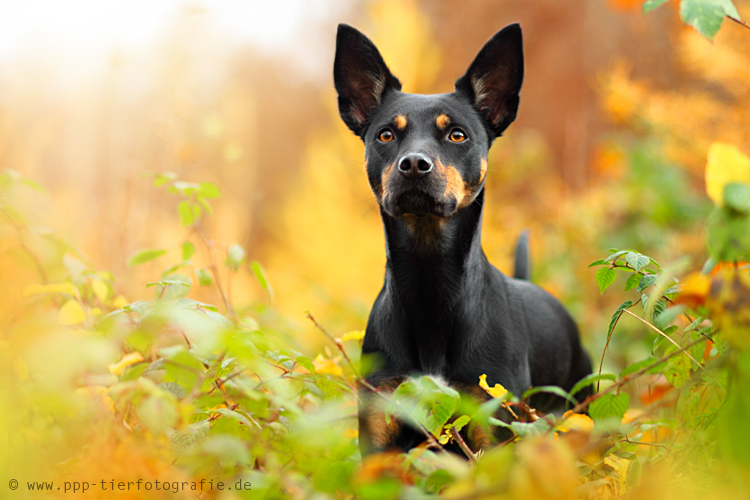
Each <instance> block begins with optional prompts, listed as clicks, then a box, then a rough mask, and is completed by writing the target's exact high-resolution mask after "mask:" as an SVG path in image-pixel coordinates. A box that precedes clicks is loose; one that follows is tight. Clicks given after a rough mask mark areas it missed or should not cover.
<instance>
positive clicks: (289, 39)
mask: <svg viewBox="0 0 750 500" xmlns="http://www.w3.org/2000/svg"><path fill="white" fill-rule="evenodd" d="M735 3H736V4H737V6H738V8H739V9H740V11H741V12H742V13H744V16H750V12H748V8H749V7H750V2H747V1H737V2H735ZM676 5H677V4H676V2H669V3H668V4H667V5H666V6H665V7H663V8H660V9H658V10H656V11H655V12H653V13H651V14H649V15H647V16H644V15H643V14H642V13H641V2H640V1H637V0H606V1H605V0H601V1H596V2H592V1H589V0H568V1H566V2H560V1H557V0H537V1H534V2H514V1H511V0H475V1H472V2H461V3H456V2H454V1H451V2H449V1H444V0H430V1H427V0H423V1H418V0H398V1H397V0H381V1H374V0H373V1H354V0H346V1H344V0H336V1H333V0H314V1H303V0H277V1H275V2H260V1H240V0H226V1H208V0H206V1H178V0H162V1H159V2H153V1H145V0H131V1H129V2H110V1H101V0H71V1H66V2H57V1H43V0H26V1H24V2H13V3H11V2H5V3H3V4H2V5H1V6H0V169H11V170H13V171H15V172H18V173H19V174H20V175H22V176H24V177H26V178H29V179H33V180H35V181H37V182H38V183H39V184H40V185H41V186H43V187H44V189H45V190H46V193H39V194H33V195H30V200H31V201H30V205H31V208H32V212H33V215H32V220H31V222H30V226H32V227H33V228H34V231H31V232H30V234H29V236H28V241H27V244H28V245H30V246H33V245H34V238H37V237H40V236H38V235H42V234H47V233H45V231H47V229H50V230H54V231H55V232H56V233H57V234H58V235H60V237H61V238H63V239H64V240H65V241H67V242H68V243H70V244H71V247H72V248H74V249H76V251H77V252H78V253H77V255H79V257H80V258H81V259H84V260H85V259H88V261H89V262H90V263H91V265H92V266H94V267H95V268H96V269H100V270H108V271H111V272H112V273H113V274H114V276H117V277H118V281H117V282H116V284H115V288H116V293H117V294H121V295H123V296H124V297H126V298H127V300H128V301H134V300H136V299H138V298H142V297H143V296H144V295H146V294H150V293H152V291H151V290H148V291H147V290H146V289H145V285H146V283H147V282H149V281H153V280H154V276H155V275H158V273H159V272H161V271H162V270H163V269H165V268H166V267H168V266H169V264H170V262H167V261H168V260H170V257H169V256H165V257H163V258H162V259H158V260H155V261H153V262H150V263H148V264H145V265H143V266H140V267H134V268H131V267H127V265H126V262H127V259H128V257H129V256H130V255H132V254H133V253H134V252H136V251H137V250H140V249H143V248H167V249H169V250H170V252H171V253H172V254H173V255H174V256H176V255H179V252H180V245H181V243H182V240H183V239H184V238H185V236H186V229H185V228H183V227H182V226H181V224H180V221H179V218H178V216H177V213H176V211H175V205H176V198H175V197H174V196H173V195H170V194H168V193H167V192H165V191H164V190H163V189H157V188H155V187H153V179H152V178H149V177H145V176H144V175H143V174H144V172H162V171H171V172H175V173H176V174H177V175H178V176H179V178H181V179H184V180H187V181H191V182H200V181H211V182H214V183H216V184H217V185H218V186H219V188H220V189H221V192H222V197H221V199H219V200H216V202H215V203H214V209H215V213H214V215H213V216H211V217H208V218H206V219H205V227H206V230H207V232H208V233H209V234H210V237H211V238H212V239H213V240H215V241H216V242H217V245H218V247H219V248H226V247H228V246H229V245H231V244H233V243H239V244H241V245H242V246H243V247H244V248H245V249H246V251H247V253H248V257H249V259H250V260H257V261H259V262H261V263H262V264H263V265H264V266H265V268H266V270H267V272H268V276H269V278H270V281H271V283H272V285H273V288H274V290H275V293H274V297H273V304H272V305H273V307H270V308H269V307H267V306H268V303H269V300H268V297H267V295H266V293H265V292H264V291H263V290H262V289H261V288H260V287H259V286H258V284H257V283H256V281H255V280H254V279H253V277H252V274H251V272H250V271H249V270H248V269H245V270H244V271H243V272H242V273H241V274H240V276H239V278H237V279H235V281H234V283H233V285H232V287H233V300H234V303H235V306H236V307H237V309H238V310H240V311H241V313H243V314H247V315H254V316H258V317H262V319H263V320H264V322H265V323H264V322H262V324H268V323H272V324H273V325H274V326H275V327H276V328H280V329H282V330H283V331H285V332H287V333H288V334H289V335H290V337H292V338H293V339H295V341H296V342H297V343H298V345H300V346H310V345H311V344H316V345H319V344H320V343H322V341H323V339H322V338H321V336H320V335H319V334H318V333H315V332H314V330H313V328H312V325H310V324H309V322H307V321H306V320H305V316H304V311H305V310H310V311H311V312H312V313H313V314H314V315H315V316H316V317H317V318H318V320H319V321H321V323H323V324H324V325H326V326H327V328H328V329H329V330H331V331H332V332H334V334H337V335H338V334H339V333H342V332H345V331H349V330H353V329H362V328H364V326H365V323H366V318H367V314H368V311H369V308H370V306H371V304H372V301H373V300H374V298H375V296H376V295H377V292H378V290H379V288H380V286H381V285H382V277H383V268H384V263H385V253H384V242H383V235H382V228H381V225H380V220H379V214H378V211H377V209H376V205H375V202H374V198H373V195H372V193H370V191H369V188H368V185H367V181H366V178H365V175H364V173H363V169H362V159H363V146H362V144H361V143H360V141H359V139H358V138H357V137H355V136H354V135H352V134H351V133H350V132H349V130H348V129H347V128H346V127H345V125H344V124H343V123H342V122H341V121H340V119H339V117H338V112H337V109H336V99H335V92H334V89H333V84H332V77H331V72H332V64H333V55H334V41H335V33H336V25H337V24H338V23H339V22H346V23H349V24H352V25H353V26H355V27H357V28H359V29H360V30H362V31H363V32H365V33H366V34H367V35H368V36H369V37H370V38H371V39H372V40H373V41H374V42H375V44H376V45H377V46H378V47H379V48H380V50H381V52H382V54H383V56H384V58H385V60H386V62H387V64H388V65H389V67H390V68H391V70H392V72H393V73H394V74H395V75H397V76H398V77H399V78H400V79H401V81H402V82H403V83H404V91H407V92H420V93H438V92H450V91H452V89H453V82H454V81H455V79H456V78H457V77H459V76H460V75H462V74H463V72H464V71H465V69H466V68H467V67H468V65H469V63H470V62H471V60H472V59H473V57H474V56H475V55H476V53H477V51H478V50H479V49H480V48H481V46H482V44H483V43H484V42H485V40H486V39H488V38H489V37H490V36H491V35H492V34H493V33H495V32H496V31H497V30H499V29H500V28H502V27H503V26H505V25H507V24H509V23H512V22H520V23H521V25H522V28H523V32H524V43H525V57H526V77H525V82H524V86H523V91H522V98H521V106H520V110H519V114H518V119H517V121H516V122H515V123H514V124H513V125H512V126H511V127H510V129H509V130H508V132H507V133H506V136H505V137H503V138H500V139H498V140H497V141H496V142H495V145H494V147H493V149H492V151H491V154H490V173H489V176H488V180H487V203H486V208H485V218H484V232H483V244H484V248H485V251H486V253H487V255H488V257H489V259H490V260H491V261H492V262H494V263H495V264H496V265H497V266H498V267H499V268H500V269H501V270H504V271H506V272H508V271H510V264H511V258H512V251H513V248H514V245H515V239H516V238H517V236H518V234H519V233H520V231H522V230H523V229H524V228H527V229H529V230H530V231H531V245H532V255H533V273H534V281H535V282H537V283H538V284H540V285H541V286H543V287H544V288H546V289H547V290H548V291H550V292H551V293H553V294H554V295H556V296H557V297H559V298H560V299H561V300H563V301H564V302H565V303H566V304H567V305H568V306H569V307H570V309H571V310H572V312H573V313H574V315H575V316H576V319H577V320H578V322H579V324H580V326H581V330H582V335H583V337H584V342H585V343H586V344H587V345H588V347H589V349H590V351H591V352H592V353H601V350H602V346H603V341H604V334H605V333H606V325H607V324H608V323H609V318H610V314H611V311H612V310H613V309H614V307H615V306H616V305H617V304H619V302H620V301H621V300H622V297H621V296H620V295H619V294H613V293H612V294H609V295H605V296H604V297H603V298H602V297H600V294H599V291H598V288H597V286H596V283H595V282H594V270H591V269H587V267H586V266H587V265H588V264H589V262H591V261H593V260H595V259H598V258H601V257H603V256H604V255H606V251H607V249H608V248H611V247H618V248H620V247H623V248H624V247H629V248H635V249H637V250H639V251H641V252H643V253H646V254H647V255H650V256H651V257H653V258H655V259H657V260H658V261H660V262H661V263H662V264H664V263H668V262H669V261H670V259H672V258H674V257H675V256H677V255H683V254H689V255H692V256H693V257H694V262H693V266H692V267H693V268H700V266H701V265H702V262H703V260H704V259H705V250H704V237H703V228H702V225H701V221H702V220H703V219H704V218H705V216H706V215H707V214H708V212H709V210H710V206H709V202H708V200H707V198H706V196H705V193H704V190H703V185H702V184H703V179H702V175H703V167H704V165H705V155H706V150H707V147H708V144H709V143H710V142H712V141H722V142H727V143H731V144H735V145H737V146H739V147H742V148H746V147H747V145H748V144H750V127H748V126H747V124H748V123H750V114H749V113H750V111H748V110H750V70H749V69H748V68H750V57H749V56H748V54H750V43H749V42H748V40H749V38H748V37H747V36H746V33H745V32H744V31H743V29H742V28H741V27H740V26H738V25H728V24H730V23H728V22H725V26H724V27H722V29H721V31H720V33H719V35H718V36H717V38H716V40H715V41H714V43H713V44H712V43H710V42H708V41H706V40H704V39H702V38H701V37H700V36H699V35H698V34H697V33H695V32H694V31H693V30H692V29H690V28H687V27H684V26H683V25H682V23H681V22H680V21H679V16H678V14H677V12H676ZM717 62H720V64H716V63H717ZM704 138H705V139H704ZM2 230H3V231H4V232H9V233H12V231H13V228H12V227H11V226H7V227H6V226H4V227H3V229H2ZM4 241H7V240H4ZM13 241H15V243H7V244H6V245H18V242H17V241H16V240H13ZM13 250H14V249H13V248H5V249H4V251H5V252H6V253H5V254H4V255H6V256H5V257H3V259H4V265H3V276H2V281H3V285H2V288H3V291H2V293H3V297H2V298H3V301H4V303H5V304H8V303H12V302H19V301H20V300H21V298H20V296H19V294H18V290H20V289H22V288H21V287H23V286H25V285H27V284H29V283H32V282H38V281H39V277H38V276H37V275H36V272H35V268H34V265H33V263H30V262H28V258H27V257H26V260H24V258H25V257H23V256H22V255H20V254H12V251H13ZM8 252H11V253H8ZM71 252H73V250H71ZM8 255H10V257H8ZM65 255H67V254H65V253H64V252H63V254H54V255H53V254H49V255H45V254H41V257H40V258H41V259H43V260H44V259H46V260H50V261H52V260H55V259H62V258H64V256H65ZM168 255H169V254H168ZM175 258H176V257H174V258H171V260H172V261H174V260H175ZM16 264H18V265H16ZM44 264H45V265H47V264H48V262H44ZM50 278H51V279H52V281H54V276H52V277H50ZM190 293H191V296H192V297H193V298H196V299H198V300H203V301H205V302H209V303H213V304H219V303H220V298H219V297H218V293H217V292H216V289H215V288H213V287H202V288H199V287H193V289H192V290H191V292H190ZM610 297H611V298H610ZM7 310H12V307H10V306H9V307H7ZM243 311H244V312H243ZM622 325H623V326H622V327H621V328H624V329H626V331H627V330H628V329H630V330H632V331H633V335H635V336H638V335H642V336H643V337H644V338H645V337H646V335H647V334H646V332H645V329H644V328H643V327H642V326H638V325H637V324H636V323H635V320H633V323H632V324H630V323H629V318H624V319H623V321H622ZM617 338H618V337H616V338H615V340H614V341H613V342H617ZM619 338H625V336H624V335H623V336H620V337H619ZM631 340H632V338H631ZM621 347H622V348H621V349H617V348H614V349H612V350H611V352H612V353H613V354H612V356H611V359H608V361H607V362H608V363H615V364H616V365H621V364H624V363H627V362H628V361H629V360H635V359H640V357H643V356H644V354H645V353H646V352H647V351H648V344H647V343H646V342H641V343H639V342H628V343H627V344H625V343H623V345H622V346H621ZM594 357H597V355H596V354H594Z"/></svg>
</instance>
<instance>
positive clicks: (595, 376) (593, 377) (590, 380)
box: [570, 373, 617, 396]
mask: <svg viewBox="0 0 750 500" xmlns="http://www.w3.org/2000/svg"><path fill="white" fill-rule="evenodd" d="M616 378H617V377H615V376H614V375H613V374H612V373H591V374H589V375H586V376H585V377H583V378H582V379H581V380H579V381H578V382H577V383H576V385H574V386H573V388H572V389H571V390H570V395H571V396H575V395H576V393H578V392H580V391H581V389H583V388H584V387H588V386H590V385H594V384H596V383H597V382H599V381H601V380H615V379H616Z"/></svg>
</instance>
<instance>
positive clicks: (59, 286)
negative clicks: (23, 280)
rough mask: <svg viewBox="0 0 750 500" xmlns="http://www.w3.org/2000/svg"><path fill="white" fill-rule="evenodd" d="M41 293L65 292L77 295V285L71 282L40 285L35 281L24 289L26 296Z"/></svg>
mask: <svg viewBox="0 0 750 500" xmlns="http://www.w3.org/2000/svg"><path fill="white" fill-rule="evenodd" d="M40 293H65V294H68V295H73V296H75V294H76V287H74V286H73V285H72V284H71V283H52V284H49V285H39V284H37V283H34V284H31V285H29V286H27V287H26V288H24V290H23V296H24V297H30V296H32V295H38V294H40Z"/></svg>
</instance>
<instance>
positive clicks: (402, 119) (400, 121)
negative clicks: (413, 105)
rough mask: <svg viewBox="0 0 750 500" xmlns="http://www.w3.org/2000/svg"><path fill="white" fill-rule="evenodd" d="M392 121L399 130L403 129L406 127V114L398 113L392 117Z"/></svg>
mask: <svg viewBox="0 0 750 500" xmlns="http://www.w3.org/2000/svg"><path fill="white" fill-rule="evenodd" d="M393 123H395V124H396V128H397V129H399V130H404V129H405V128H406V123H407V121H406V115H398V116H397V117H396V118H394V119H393Z"/></svg>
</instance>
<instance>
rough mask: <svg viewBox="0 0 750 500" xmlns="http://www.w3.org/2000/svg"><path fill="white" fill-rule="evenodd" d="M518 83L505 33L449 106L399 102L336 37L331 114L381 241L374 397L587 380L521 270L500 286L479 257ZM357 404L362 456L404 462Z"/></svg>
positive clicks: (376, 72) (355, 47)
mask: <svg viewBox="0 0 750 500" xmlns="http://www.w3.org/2000/svg"><path fill="white" fill-rule="evenodd" d="M523 72H524V70H523V47H522V40H521V28H520V26H519V25H518V24H514V25H511V26H508V27H506V28H504V29H503V30H501V31H499V32H498V33H497V34H495V35H494V36H493V37H492V38H491V39H490V40H489V41H488V42H487V43H486V44H485V46H484V47H483V48H482V50H481V51H480V52H479V54H478V55H477V57H476V59H475V60H474V62H472V64H471V66H470V67H469V69H468V71H467V72H466V74H465V75H464V76H462V77H461V78H459V79H458V81H457V82H456V90H455V91H454V92H452V93H450V94H439V95H416V94H405V93H402V92H401V91H400V89H401V83H400V82H399V81H398V79H397V78H396V77H395V76H393V75H392V74H391V72H390V71H389V70H388V67H387V66H386V65H385V62H384V61H383V58H382V57H381V55H380V53H379V52H378V49H377V48H376V47H375V45H373V43H372V42H371V41H370V40H369V39H368V38H367V37H366V36H365V35H363V34H362V33H360V32H359V31H357V30H356V29H354V28H352V27H351V26H347V25H343V24H342V25H339V28H338V36H337V39H336V60H335V64H334V80H335V84H336V90H337V92H338V99H339V112H340V114H341V118H342V119H343V120H344V122H345V123H346V125H347V126H348V127H349V128H350V129H351V130H352V131H353V132H354V133H355V134H357V135H358V136H359V137H360V138H361V139H362V141H364V143H365V167H366V170H367V176H368V179H369V181H370V187H371V188H372V191H373V192H374V193H375V197H376V198H377V201H378V204H379V206H380V212H381V215H382V218H383V226H384V228H385V239H386V255H387V264H386V271H385V284H384V285H383V289H382V290H381V292H380V295H379V296H378V298H377V299H376V301H375V304H374V306H373V309H372V312H371V314H370V319H369V321H368V324H367V330H366V334H365V339H364V344H363V355H364V356H368V355H374V356H377V357H378V358H379V359H380V365H379V367H378V368H377V369H376V371H374V372H372V373H370V374H369V375H368V376H367V380H368V381H369V382H370V383H371V384H372V385H374V386H376V387H378V388H380V389H381V390H384V391H392V390H393V389H395V387H396V386H397V385H398V384H399V383H400V382H401V381H403V380H405V379H406V378H407V377H411V376H414V375H420V374H427V375H434V376H437V377H440V378H441V379H443V380H444V381H445V382H446V383H447V384H448V385H450V386H452V387H454V388H456V389H458V390H460V391H462V392H464V393H467V392H468V393H470V394H476V393H477V391H476V389H477V384H478V382H479V376H480V375H482V374H487V380H488V381H489V382H490V384H491V385H492V384H495V383H500V384H502V385H503V386H504V387H506V388H507V389H508V390H510V391H511V392H513V393H515V394H517V395H520V394H522V393H523V392H524V391H525V390H526V389H528V388H529V387H531V386H540V385H557V386H560V387H563V388H564V389H566V390H569V389H570V388H571V387H572V386H573V385H574V384H575V382H577V381H578V380H580V379H581V378H582V377H584V376H586V375H588V374H589V373H590V372H591V364H590V361H589V359H588V357H587V355H586V354H585V353H584V352H583V350H582V349H581V346H580V344H579V339H578V332H577V329H576V326H575V324H574V322H573V320H572V319H571V317H570V315H569V314H568V313H567V312H566V311H565V309H564V308H563V306H562V305H561V304H560V303H559V302H558V301H557V300H555V299H554V298H553V297H552V296H550V295H549V294H548V293H546V292H544V291H543V290H542V289H541V288H539V287H537V286H535V285H533V284H531V283H529V282H528V281H525V279H528V276H526V275H525V274H526V273H525V272H524V271H523V269H527V268H528V267H527V264H526V263H525V262H524V258H523V256H521V258H519V259H517V273H516V278H522V279H512V278H509V277H506V276H505V275H504V274H502V273H501V272H500V271H498V270H497V269H496V268H495V267H494V266H493V265H492V264H490V263H489V261H488V260H487V257H486V256H485V255H484V252H483V251H482V247H481V225H482V207H483V205H484V181H485V177H486V175H487V154H488V152H489V148H490V146H491V145H492V142H493V141H494V140H495V138H497V137H499V136H500V135H501V134H502V132H503V131H504V130H505V129H506V128H507V127H508V125H510V124H511V122H513V120H514V119H515V118H516V112H517V110H518V100H519V91H520V90H521V83H522V80H523ZM521 250H522V251H521V253H524V252H523V245H521ZM519 264H520V265H519ZM479 392H481V391H479ZM485 396H486V395H485ZM362 401H363V402H364V403H363V404H362V405H361V407H360V411H359V419H360V446H361V448H362V451H363V453H367V452H372V451H382V450H386V449H400V450H408V449H409V448H412V447H414V446H416V445H418V444H419V443H420V442H422V441H423V440H424V436H423V435H421V434H420V433H419V432H417V431H415V430H414V429H412V428H410V427H409V426H407V425H403V424H402V423H400V422H399V421H397V420H391V421H390V422H389V423H386V420H385V418H384V415H383V413H382V411H380V410H378V405H376V404H373V397H372V395H371V394H369V391H367V390H363V393H362ZM468 434H469V435H467V436H466V438H467V440H468V441H469V445H470V446H471V447H472V448H474V449H477V448H481V447H483V446H485V445H486V444H487V439H486V436H483V435H481V433H476V435H474V434H472V433H468Z"/></svg>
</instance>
